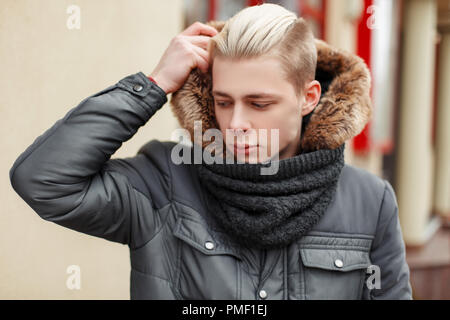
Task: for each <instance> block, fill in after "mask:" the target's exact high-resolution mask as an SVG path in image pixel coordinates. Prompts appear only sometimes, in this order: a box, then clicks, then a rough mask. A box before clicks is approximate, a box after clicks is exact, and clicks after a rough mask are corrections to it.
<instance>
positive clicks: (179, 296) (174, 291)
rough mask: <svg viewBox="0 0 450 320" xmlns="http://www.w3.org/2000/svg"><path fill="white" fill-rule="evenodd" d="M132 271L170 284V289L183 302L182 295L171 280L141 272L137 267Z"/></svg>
mask: <svg viewBox="0 0 450 320" xmlns="http://www.w3.org/2000/svg"><path fill="white" fill-rule="evenodd" d="M131 270H132V271H134V272H137V273H140V274H143V275H144V276H147V277H152V278H156V279H159V280H162V281H165V282H167V283H168V284H169V286H170V288H171V289H172V290H173V293H174V295H175V296H177V298H178V299H180V300H183V296H182V295H181V293H180V292H179V291H178V289H177V288H176V287H175V286H174V284H173V283H172V282H171V281H170V280H168V279H165V278H162V277H159V276H157V275H154V274H151V273H147V272H143V271H140V270H138V269H136V268H135V267H132V268H131Z"/></svg>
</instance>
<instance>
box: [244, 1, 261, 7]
mask: <svg viewBox="0 0 450 320" xmlns="http://www.w3.org/2000/svg"><path fill="white" fill-rule="evenodd" d="M263 2H264V0H247V6H249V7H251V6H256V5H258V4H262V3H263Z"/></svg>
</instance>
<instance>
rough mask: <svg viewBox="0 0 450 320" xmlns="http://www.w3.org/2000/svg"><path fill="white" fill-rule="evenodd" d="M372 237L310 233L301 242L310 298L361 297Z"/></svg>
mask: <svg viewBox="0 0 450 320" xmlns="http://www.w3.org/2000/svg"><path fill="white" fill-rule="evenodd" d="M371 242H372V240H371V239H356V238H344V237H336V236H333V237H323V236H320V237H316V236H307V237H304V239H302V242H301V244H300V248H299V250H300V258H301V262H302V265H303V275H304V293H305V298H306V299H337V300H342V299H361V296H362V292H363V286H364V285H366V283H365V280H366V278H367V268H368V267H369V266H370V265H371V261H370V255H369V251H370V245H371Z"/></svg>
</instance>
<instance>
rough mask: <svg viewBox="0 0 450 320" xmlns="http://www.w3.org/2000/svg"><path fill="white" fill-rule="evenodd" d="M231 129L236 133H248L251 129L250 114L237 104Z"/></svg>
mask: <svg viewBox="0 0 450 320" xmlns="http://www.w3.org/2000/svg"><path fill="white" fill-rule="evenodd" d="M229 128H230V129H232V130H235V131H242V132H241V133H245V132H247V131H248V130H249V129H251V125H250V119H249V114H248V112H246V110H245V108H244V107H243V106H242V105H241V104H236V105H235V107H234V109H233V116H232V118H231V122H230V125H229Z"/></svg>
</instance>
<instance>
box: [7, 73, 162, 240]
mask: <svg viewBox="0 0 450 320" xmlns="http://www.w3.org/2000/svg"><path fill="white" fill-rule="evenodd" d="M166 102H167V96H166V93H165V92H164V91H163V90H162V89H161V88H160V87H158V86H157V85H156V84H154V83H153V82H151V81H150V80H149V79H148V78H147V77H146V76H145V75H144V74H143V73H142V72H138V73H136V74H132V75H129V76H127V77H125V78H123V79H122V80H120V81H119V82H117V83H116V84H114V85H111V86H109V87H108V88H106V89H104V90H102V91H100V92H98V93H96V94H94V95H91V96H89V97H87V98H85V99H84V100H83V101H81V102H80V103H79V104H78V106H76V107H74V108H72V109H71V110H69V112H68V113H67V114H66V115H65V116H64V118H62V119H60V120H58V121H57V122H56V123H55V124H54V125H53V126H52V127H51V128H50V129H48V130H47V131H45V132H44V133H43V134H42V135H40V136H39V137H37V138H36V139H35V141H34V142H33V143H32V144H31V145H30V146H29V147H28V148H27V149H26V150H25V151H24V152H23V153H22V154H21V155H20V156H19V157H18V158H17V159H16V161H15V162H14V164H13V166H12V168H11V169H10V171H9V175H10V180H11V184H12V187H13V188H14V190H15V191H16V192H17V193H18V194H19V195H20V197H22V198H23V200H24V201H25V202H27V203H28V205H29V206H30V207H31V208H32V209H33V210H34V211H36V213H37V214H38V215H39V216H40V217H42V218H43V219H45V220H48V221H52V222H55V223H57V224H59V225H61V226H64V227H67V228H70V229H73V230H76V231H79V232H83V233H86V234H89V235H93V236H97V237H101V238H104V239H107V240H110V241H114V242H119V243H123V244H128V245H130V247H135V246H137V245H139V243H138V242H140V241H141V240H142V239H141V240H140V238H139V236H138V235H137V234H138V231H139V230H138V228H146V229H147V230H149V228H150V230H151V227H152V224H154V223H157V221H155V220H154V219H157V218H156V217H154V216H153V215H152V214H153V204H152V200H151V198H150V197H148V195H144V194H142V193H140V192H137V191H136V190H135V189H134V188H133V186H132V184H131V183H130V180H129V179H128V177H127V175H126V174H124V172H126V170H125V169H127V168H126V161H125V160H121V159H110V157H111V155H112V154H114V152H115V151H116V150H117V149H118V148H119V147H120V146H121V145H122V143H123V142H125V141H127V140H129V139H130V138H131V137H132V136H133V135H134V134H135V133H136V132H137V130H138V129H139V128H140V127H141V126H143V125H144V124H145V123H146V122H147V121H148V120H149V119H150V118H151V117H152V115H153V114H154V113H155V112H156V111H157V110H158V109H160V108H161V107H162V106H163V105H164V104H165V103H166ZM120 168H125V169H124V170H122V171H123V172H122V171H121V170H120ZM150 169H152V170H155V171H156V170H157V169H156V168H155V167H153V168H150ZM157 174H158V173H156V172H155V176H156V175H157ZM156 180H157V179H156ZM155 183H157V181H155ZM142 212H146V217H145V219H144V218H143V217H142V216H141V215H142ZM152 219H153V220H152ZM149 236H151V235H149Z"/></svg>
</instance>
